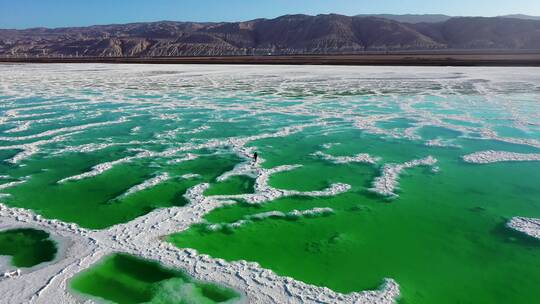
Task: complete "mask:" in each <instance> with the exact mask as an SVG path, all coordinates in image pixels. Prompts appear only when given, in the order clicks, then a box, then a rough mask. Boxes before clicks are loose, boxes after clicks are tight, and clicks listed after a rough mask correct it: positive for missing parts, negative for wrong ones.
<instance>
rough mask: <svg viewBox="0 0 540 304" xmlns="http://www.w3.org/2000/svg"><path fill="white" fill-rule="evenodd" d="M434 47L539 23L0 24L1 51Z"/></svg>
mask: <svg viewBox="0 0 540 304" xmlns="http://www.w3.org/2000/svg"><path fill="white" fill-rule="evenodd" d="M434 49H435V50H436V49H506V50H520V49H538V50H540V21H537V20H525V19H517V18H501V17H494V18H482V17H460V18H450V19H448V20H446V21H442V22H430V23H427V22H421V23H405V22H398V21H396V20H391V19H385V18H380V17H373V16H352V17H350V16H343V15H336V14H330V15H317V16H308V15H286V16H282V17H278V18H275V19H255V20H251V21H246V22H233V23H195V22H172V21H162V22H149V23H130V24H119V25H96V26H89V27H70V28H56V29H47V28H33V29H25V30H0V56H18V57H24V56H99V57H120V56H133V57H147V56H226V55H251V54H258V55H261V54H274V55H278V54H281V55H292V54H344V53H349V54H350V53H360V52H364V51H393V50H434Z"/></svg>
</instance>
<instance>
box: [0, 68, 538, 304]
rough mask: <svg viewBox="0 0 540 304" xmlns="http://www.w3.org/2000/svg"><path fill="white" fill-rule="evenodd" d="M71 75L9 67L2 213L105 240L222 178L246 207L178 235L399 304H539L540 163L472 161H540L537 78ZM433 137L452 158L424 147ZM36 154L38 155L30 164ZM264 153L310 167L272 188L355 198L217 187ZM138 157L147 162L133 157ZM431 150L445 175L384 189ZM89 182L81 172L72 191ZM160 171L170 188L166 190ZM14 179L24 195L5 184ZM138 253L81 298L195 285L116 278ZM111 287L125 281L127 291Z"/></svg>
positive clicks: (481, 71)
mask: <svg viewBox="0 0 540 304" xmlns="http://www.w3.org/2000/svg"><path fill="white" fill-rule="evenodd" d="M63 67H64V68H65V70H62V69H60V68H59V67H54V66H38V65H28V66H24V67H22V68H21V70H20V71H16V72H11V73H9V74H2V73H0V80H1V81H2V83H5V84H6V85H5V86H4V87H0V113H1V114H2V115H3V116H2V117H6V118H5V120H2V121H0V122H1V123H0V160H2V161H1V162H0V193H2V194H5V195H7V196H1V197H0V202H2V203H4V204H5V205H7V206H9V207H19V208H26V209H29V210H31V211H32V212H35V213H37V214H40V215H42V216H44V217H46V218H54V219H59V220H62V221H65V222H73V223H76V224H77V225H79V226H81V227H84V228H91V229H108V228H109V227H111V226H113V225H116V224H119V223H126V222H129V221H131V220H133V219H135V218H137V217H140V216H144V215H146V214H148V213H149V212H151V211H153V210H156V209H160V208H169V207H173V206H174V207H184V206H186V204H188V200H187V199H186V198H185V197H184V194H185V193H186V191H188V189H190V188H191V187H193V186H196V185H199V184H202V183H209V187H208V188H207V189H206V190H205V192H204V195H205V196H214V195H236V198H235V201H237V203H236V204H234V205H227V206H225V207H222V208H218V209H216V210H214V211H212V212H210V213H208V214H206V215H205V217H204V222H203V223H199V224H195V225H193V226H192V227H191V228H189V229H188V230H185V231H183V232H180V233H175V234H172V235H169V236H164V238H163V239H164V241H167V242H171V243H172V244H174V245H176V246H177V247H178V248H194V249H196V250H197V251H198V252H200V253H204V254H208V255H210V256H212V257H216V258H223V259H226V260H229V261H237V260H247V261H254V262H257V263H259V264H260V265H261V266H262V267H263V268H267V269H271V270H272V271H274V272H275V273H277V274H278V275H282V276H290V277H292V278H294V279H296V280H300V281H303V282H306V283H309V284H314V285H318V286H325V287H329V288H331V289H332V290H335V291H338V292H342V293H349V292H354V291H362V290H366V289H375V288H378V287H379V286H380V284H381V283H382V282H383V279H384V278H392V279H394V280H395V281H396V282H397V283H398V284H399V286H400V290H401V298H400V300H399V301H400V303H415V304H416V303H419V304H422V303H425V304H431V303H442V304H444V303H535V302H536V301H537V299H538V298H539V297H540V290H538V288H537V287H536V285H537V282H540V241H538V240H536V239H532V238H529V237H526V236H525V235H522V234H520V233H517V232H515V231H513V230H510V229H509V228H507V227H506V226H505V224H506V223H507V222H508V220H509V219H510V218H512V217H514V216H523V217H531V218H540V183H538V181H539V180H540V162H537V161H536V162H532V161H531V162H499V163H491V164H471V163H466V162H464V161H463V156H465V155H467V154H470V153H474V152H479V151H486V150H496V151H507V152H516V153H540V148H539V147H540V131H539V127H538V126H540V118H539V117H538V115H537V114H538V113H539V112H540V107H539V104H538V102H537V101H538V97H539V96H540V86H538V83H540V70H539V69H536V68H523V69H518V68H470V69H469V68H414V67H409V68H405V67H403V68H396V67H388V68H370V67H363V68H361V67H292V66H290V67H250V66H246V67H227V66H223V67H211V66H152V65H148V66H129V67H128V66H107V65H96V66H95V70H92V69H90V66H81V69H76V68H74V67H73V66H63ZM92 67H94V66H92ZM2 68H3V67H2V66H0V72H1V70H2ZM5 75H7V76H5ZM2 96H4V97H5V98H2ZM27 122H28V123H29V126H28V128H27V129H25V125H23V123H27ZM103 123H105V124H103ZM18 127H20V128H22V130H19V131H17V130H16V131H13V129H14V128H18ZM79 127H80V128H79ZM62 128H63V129H62ZM287 128H292V130H293V131H291V132H290V133H287V132H284V130H289V129H287ZM51 132H52V133H51ZM280 132H281V133H280ZM58 136H64V137H62V138H57V137H58ZM256 136H260V137H261V138H259V139H257V137H256ZM55 138H56V139H55ZM432 140H439V141H440V142H442V143H444V144H448V147H436V146H428V145H426V142H428V141H432ZM40 141H47V142H40ZM28 144H34V145H37V146H36V147H37V148H36V149H33V148H28V147H27V146H24V145H28ZM234 145H236V146H234ZM25 147H26V148H25ZM25 149H26V151H27V152H28V153H29V155H22V156H21V153H20V152H21V151H24V150H25ZM175 149H176V150H175ZM245 149H251V150H245ZM239 151H243V152H242V153H240V152H239ZM254 151H257V152H258V154H259V156H260V159H261V161H260V163H259V164H260V166H262V167H263V168H266V169H271V168H274V167H276V166H281V165H301V166H300V167H298V168H295V169H293V170H290V171H284V172H279V173H275V174H272V175H271V176H270V177H269V184H270V186H272V187H274V188H277V189H285V190H297V191H316V190H323V189H325V188H327V187H329V186H331V185H332V184H334V183H345V184H348V185H350V186H351V189H350V190H348V191H346V192H345V193H341V194H338V195H334V196H325V197H308V196H301V195H298V196H292V197H281V198H278V199H274V200H271V201H268V202H264V203H261V204H248V203H246V202H244V201H242V199H241V198H239V196H241V195H245V194H254V195H257V193H256V191H257V190H256V188H257V187H256V185H257V184H256V182H255V178H254V177H253V176H252V175H250V174H249V173H246V172H243V173H241V174H240V175H233V176H231V177H229V178H228V179H225V180H221V179H219V180H218V177H220V176H222V175H223V174H226V173H227V172H230V171H231V170H234V168H235V167H236V166H238V165H241V164H243V163H244V162H246V161H250V160H246V158H245V157H246V155H244V153H245V154H250V153H253V152H254ZM317 152H323V153H325V154H329V155H333V156H354V155H356V154H359V153H369V154H370V155H371V156H372V157H377V158H378V161H377V162H376V163H375V164H366V163H358V162H351V163H343V164H336V163H333V162H331V161H329V160H324V159H322V158H321V157H320V153H319V154H317ZM140 153H142V154H145V153H146V156H144V157H135V156H137V155H140ZM23 154H24V153H23ZM430 155H431V156H433V157H434V158H436V159H437V160H438V162H437V164H436V166H437V167H438V170H432V169H433V168H431V167H414V168H409V169H406V170H404V171H403V172H402V173H401V174H400V177H399V179H398V189H397V190H396V193H397V194H398V195H399V196H398V197H397V198H393V199H391V198H388V197H383V196H381V195H379V194H377V193H374V192H372V191H370V190H369V189H370V188H371V187H372V183H373V181H374V179H375V178H376V177H378V176H380V174H381V170H382V168H383V167H384V166H385V165H388V164H393V163H404V162H408V161H411V160H414V159H421V158H424V157H427V156H430ZM17 157H22V158H21V159H20V160H17V161H13V159H15V158H17ZM126 157H134V158H132V159H129V160H128V161H122V160H123V159H125V158H126ZM118 160H120V162H118V163H113V164H112V165H111V166H110V167H108V168H106V169H105V170H104V171H103V172H99V173H96V174H95V175H93V176H87V177H85V176H82V177H80V174H86V173H88V172H92V170H94V169H93V168H95V167H96V166H97V167H98V168H99V166H103V165H104V164H109V163H110V162H114V161H118ZM251 166H252V168H255V167H256V166H255V165H251ZM74 176H75V177H77V176H79V177H80V178H76V179H73V180H70V181H67V182H60V181H62V180H63V179H65V178H70V177H74ZM159 176H166V178H165V179H164V180H161V181H157V182H156V181H155V178H156V177H159ZM149 181H150V182H149ZM11 182H20V184H16V185H12V186H9V187H7V186H6V187H5V188H2V187H3V186H2V185H4V184H7V183H11ZM152 182H155V184H152ZM37 194H39V195H37ZM126 194H127V195H126ZM195 203H200V202H195ZM316 207H324V208H332V209H333V211H334V212H333V213H331V214H329V215H327V216H310V217H269V218H265V219H259V220H248V221H247V223H245V224H243V225H241V226H240V227H236V228H230V227H229V226H227V227H229V228H227V229H218V230H215V231H212V229H208V225H209V224H213V223H216V224H226V223H233V222H236V221H239V220H245V219H249V218H250V217H249V215H254V214H258V213H264V212H269V211H282V212H284V213H287V212H291V211H293V210H301V211H302V210H309V209H312V208H316ZM125 258H126V257H121V258H118V256H115V257H114V258H111V257H109V258H108V259H106V260H104V262H102V264H100V265H108V266H96V267H94V268H92V269H91V270H89V272H88V274H86V272H84V273H83V274H82V275H81V277H82V278H85V279H81V280H78V279H77V280H75V281H74V283H73V284H74V285H73V287H74V289H77V290H79V289H78V288H76V287H75V285H77V284H81V285H80V286H82V287H81V288H86V289H85V290H86V291H82V290H79V291H81V292H84V293H88V294H92V295H95V296H99V297H103V298H107V297H112V298H110V299H112V301H115V302H119V303H123V302H122V301H127V303H134V302H141V301H142V302H144V301H151V300H152V301H157V300H156V299H157V295H158V294H161V293H159V292H157V291H158V290H164V289H167V287H164V286H165V285H167V284H172V285H174V284H177V283H178V284H180V283H181V284H184V283H185V282H191V281H186V280H187V279H185V278H184V277H181V280H183V282H180V281H178V282H177V283H174V282H176V280H179V278H178V277H177V276H176V275H173V274H171V273H172V272H167V271H168V270H167V271H166V273H167V275H163V278H164V279H160V280H155V281H152V282H151V283H149V282H146V281H145V282H143V283H141V282H140V281H141V280H143V279H142V276H143V275H139V274H137V275H135V274H134V275H124V274H122V275H118V276H115V275H113V272H114V271H116V270H118V269H120V268H122V267H123V266H122V267H120V266H115V263H116V262H113V260H115V259H121V260H122V259H125ZM119 263H123V262H119ZM130 263H132V262H129V263H128V264H130ZM133 263H134V262H133ZM118 267H120V268H118ZM124 268H130V267H124ZM124 268H122V269H121V270H122V272H125V271H127V270H126V269H124ZM100 269H101V270H100ZM126 276H127V277H126ZM100 280H103V282H113V283H111V284H110V286H120V287H118V290H119V292H118V294H116V291H115V290H112V289H111V290H109V287H108V284H101V285H103V286H102V287H100V286H101V285H100V284H97V283H96V282H102V281H100ZM171 280H172V281H171ZM75 282H79V283H75ZM81 282H84V283H81ZM131 282H133V286H134V287H133V289H136V290H135V291H133V292H120V291H121V290H124V289H125V288H127V290H131V287H130V284H131ZM164 282H172V283H164ZM162 285H163V286H162ZM175 286H176V285H175ZM111 288H112V287H111ZM102 289H103V290H102ZM131 294H133V295H131ZM124 297H125V298H124ZM168 298H170V297H168ZM108 299H109V298H108Z"/></svg>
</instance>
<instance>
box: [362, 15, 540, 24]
mask: <svg viewBox="0 0 540 304" xmlns="http://www.w3.org/2000/svg"><path fill="white" fill-rule="evenodd" d="M357 16H359V17H378V18H384V19H390V20H395V21H398V22H404V23H422V22H427V23H435V22H445V21H447V20H449V19H452V18H457V17H456V16H448V15H441V14H423V15H418V14H405V15H392V14H374V15H373V14H372V15H357ZM498 18H514V19H524V20H540V17H536V16H529V15H523V14H515V15H504V16H498Z"/></svg>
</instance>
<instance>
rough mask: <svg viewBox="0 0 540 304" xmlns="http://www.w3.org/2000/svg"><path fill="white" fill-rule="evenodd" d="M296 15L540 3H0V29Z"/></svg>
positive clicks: (458, 11)
mask: <svg viewBox="0 0 540 304" xmlns="http://www.w3.org/2000/svg"><path fill="white" fill-rule="evenodd" d="M294 13H304V14H311V15H314V14H322V13H339V14H345V15H356V14H372V13H391V14H407V13H413V14H426V13H442V14H448V15H454V16H458V15H459V16H497V15H503V14H514V13H523V14H529V15H540V0H510V1H509V0H444V1H440V0H267V1H261V0H0V28H28V27H37V26H45V27H61V26H85V25H92V24H110V23H127V22H138V21H157V20H177V21H241V20H249V19H254V18H259V17H264V18H273V17H277V16H280V15H284V14H294Z"/></svg>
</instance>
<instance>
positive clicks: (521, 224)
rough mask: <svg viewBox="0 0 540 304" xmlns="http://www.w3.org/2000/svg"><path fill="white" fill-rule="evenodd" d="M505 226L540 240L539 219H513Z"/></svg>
mask: <svg viewBox="0 0 540 304" xmlns="http://www.w3.org/2000/svg"><path fill="white" fill-rule="evenodd" d="M506 225H507V226H508V227H509V228H512V229H514V230H517V231H519V232H523V233H525V234H526V235H528V236H531V237H533V238H536V239H540V219H536V218H526V217H513V218H512V219H511V220H510V221H509V222H508V223H507V224H506Z"/></svg>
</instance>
